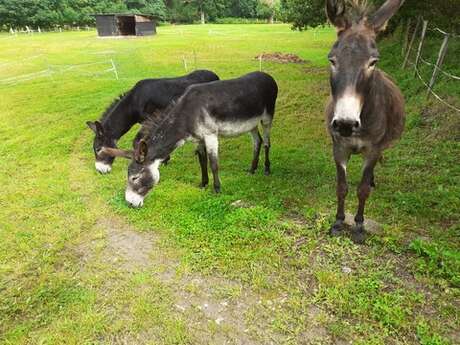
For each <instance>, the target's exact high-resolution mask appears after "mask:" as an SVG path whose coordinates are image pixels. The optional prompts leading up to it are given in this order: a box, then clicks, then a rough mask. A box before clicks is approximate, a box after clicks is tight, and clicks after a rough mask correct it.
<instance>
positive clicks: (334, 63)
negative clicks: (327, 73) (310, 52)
mask: <svg viewBox="0 0 460 345" xmlns="http://www.w3.org/2000/svg"><path fill="white" fill-rule="evenodd" d="M329 62H330V63H331V66H333V67H335V65H336V64H337V61H336V59H335V58H329Z"/></svg>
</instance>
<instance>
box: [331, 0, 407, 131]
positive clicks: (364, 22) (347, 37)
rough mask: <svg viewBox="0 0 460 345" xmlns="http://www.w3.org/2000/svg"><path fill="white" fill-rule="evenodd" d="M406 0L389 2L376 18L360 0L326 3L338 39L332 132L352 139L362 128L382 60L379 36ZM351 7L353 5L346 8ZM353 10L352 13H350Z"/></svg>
mask: <svg viewBox="0 0 460 345" xmlns="http://www.w3.org/2000/svg"><path fill="white" fill-rule="evenodd" d="M403 2H404V0H387V1H386V2H385V3H384V4H383V5H382V6H381V7H380V9H378V10H377V11H376V12H375V13H374V14H373V15H369V14H368V9H367V8H366V6H365V5H361V4H360V3H359V1H358V0H348V1H345V0H326V14H327V17H328V18H329V21H330V22H331V23H332V24H333V25H334V26H335V27H336V28H337V32H338V39H337V41H336V42H335V44H334V45H333V47H332V50H331V51H330V53H329V56H328V58H329V61H330V63H331V76H330V83H331V89H332V97H333V101H334V114H333V118H332V121H331V123H330V124H329V125H330V126H331V128H332V130H333V131H335V132H338V133H339V134H340V135H341V136H344V137H349V136H351V135H353V134H358V133H359V132H360V130H361V126H362V120H363V119H362V118H361V112H362V109H363V105H364V103H365V99H366V96H367V95H368V93H369V90H371V88H372V79H373V76H374V70H375V67H376V65H377V62H378V61H379V51H378V49H377V44H376V36H377V34H378V33H379V32H380V31H383V30H384V29H385V27H386V23H387V22H388V20H389V19H390V18H391V17H392V16H393V15H394V14H395V13H396V12H397V11H398V9H399V8H400V6H401V5H402V3H403ZM347 4H350V6H347ZM350 7H351V9H352V11H350Z"/></svg>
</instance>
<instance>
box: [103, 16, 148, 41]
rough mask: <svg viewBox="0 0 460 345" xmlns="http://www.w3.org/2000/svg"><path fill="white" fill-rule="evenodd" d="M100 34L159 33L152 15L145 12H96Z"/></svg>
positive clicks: (145, 34) (130, 34) (132, 34)
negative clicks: (144, 13)
mask: <svg viewBox="0 0 460 345" xmlns="http://www.w3.org/2000/svg"><path fill="white" fill-rule="evenodd" d="M96 28H97V33H98V35H99V36H149V35H155V34H156V33H157V31H156V26H155V21H154V19H153V17H152V16H148V15H143V14H96Z"/></svg>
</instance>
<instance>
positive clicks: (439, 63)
mask: <svg viewBox="0 0 460 345" xmlns="http://www.w3.org/2000/svg"><path fill="white" fill-rule="evenodd" d="M448 45H449V34H446V35H444V41H442V45H441V49H440V50H439V54H438V60H437V61H436V65H435V67H434V70H433V75H432V76H431V80H430V85H428V93H427V95H426V97H427V98H429V97H430V94H431V90H433V87H434V84H435V83H436V78H437V77H438V74H439V69H440V68H441V66H442V64H443V63H444V58H445V57H446V53H447V47H448Z"/></svg>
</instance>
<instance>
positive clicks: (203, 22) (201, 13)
mask: <svg viewBox="0 0 460 345" xmlns="http://www.w3.org/2000/svg"><path fill="white" fill-rule="evenodd" d="M200 15H201V24H205V23H206V22H205V20H204V11H203V9H200Z"/></svg>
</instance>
